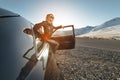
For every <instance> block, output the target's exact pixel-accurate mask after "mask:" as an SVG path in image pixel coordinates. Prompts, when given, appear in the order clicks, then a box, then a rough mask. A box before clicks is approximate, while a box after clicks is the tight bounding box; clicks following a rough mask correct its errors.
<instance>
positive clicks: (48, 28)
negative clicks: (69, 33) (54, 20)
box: [33, 21, 61, 38]
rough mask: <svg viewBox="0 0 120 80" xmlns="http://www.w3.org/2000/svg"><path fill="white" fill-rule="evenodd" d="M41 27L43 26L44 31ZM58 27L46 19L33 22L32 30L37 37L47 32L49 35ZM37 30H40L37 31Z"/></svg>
mask: <svg viewBox="0 0 120 80" xmlns="http://www.w3.org/2000/svg"><path fill="white" fill-rule="evenodd" d="M42 27H43V30H44V33H43V32H42ZM59 28H61V26H58V27H54V26H53V24H49V23H48V22H47V21H43V22H41V23H38V24H35V26H34V27H33V30H34V33H35V36H36V37H38V38H39V37H41V36H42V35H43V34H48V35H50V36H51V35H52V33H53V32H54V30H56V29H59ZM38 30H40V31H39V32H38Z"/></svg>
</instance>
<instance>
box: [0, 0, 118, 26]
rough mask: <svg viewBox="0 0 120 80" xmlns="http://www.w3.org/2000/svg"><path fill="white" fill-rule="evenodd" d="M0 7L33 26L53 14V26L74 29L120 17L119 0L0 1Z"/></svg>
mask: <svg viewBox="0 0 120 80" xmlns="http://www.w3.org/2000/svg"><path fill="white" fill-rule="evenodd" d="M0 7H1V8H4V9H8V10H10V11H13V12H15V13H18V14H20V15H21V16H23V17H24V18H26V19H27V20H29V21H31V22H32V23H34V24H35V23H38V22H41V21H43V20H45V16H46V14H48V13H53V14H54V15H55V21H54V25H55V26H57V25H71V24H73V25H74V26H75V28H80V27H85V26H87V25H90V26H95V25H99V24H102V23H104V22H105V21H108V20H110V19H112V18H115V17H120V10H119V9H120V0H0Z"/></svg>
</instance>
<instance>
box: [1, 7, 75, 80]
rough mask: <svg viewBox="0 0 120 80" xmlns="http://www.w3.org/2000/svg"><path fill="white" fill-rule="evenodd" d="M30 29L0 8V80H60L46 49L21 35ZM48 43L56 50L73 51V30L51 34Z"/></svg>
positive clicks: (60, 77) (33, 37)
mask: <svg viewBox="0 0 120 80" xmlns="http://www.w3.org/2000/svg"><path fill="white" fill-rule="evenodd" d="M33 26H34V24H33V23H31V22H30V21H28V20H26V19H25V18H23V17H22V16H20V15H18V14H16V13H13V12H11V11H8V10H6V9H2V8H0V37H1V38H0V52H1V54H0V63H1V65H0V80H8V79H9V80H48V79H49V80H56V79H63V78H62V74H61V72H60V70H59V68H58V66H57V64H56V61H55V60H54V57H55V56H54V54H53V52H52V49H51V47H50V45H49V44H48V43H44V44H43V43H42V42H41V41H40V40H38V39H36V38H35V36H34V34H33V35H32V36H31V35H28V34H26V33H25V32H24V30H25V29H26V28H29V29H31V30H32V28H33ZM69 28H70V29H69ZM66 29H67V30H66ZM61 31H62V34H60V33H61ZM32 33H34V31H33V30H32ZM63 33H64V34H63ZM52 39H54V40H56V41H58V42H59V43H60V46H59V48H58V49H59V50H64V49H73V48H75V34H74V26H73V25H68V26H65V28H64V29H60V30H57V31H55V33H54V34H53V36H52Z"/></svg>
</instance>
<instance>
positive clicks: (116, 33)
mask: <svg viewBox="0 0 120 80" xmlns="http://www.w3.org/2000/svg"><path fill="white" fill-rule="evenodd" d="M75 34H76V36H77V37H90V38H107V39H110V38H114V39H120V17H116V18H114V19H111V20H109V21H106V22H105V23H103V24H100V25H97V26H86V27H84V28H80V29H76V30H75Z"/></svg>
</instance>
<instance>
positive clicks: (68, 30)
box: [52, 25, 75, 50]
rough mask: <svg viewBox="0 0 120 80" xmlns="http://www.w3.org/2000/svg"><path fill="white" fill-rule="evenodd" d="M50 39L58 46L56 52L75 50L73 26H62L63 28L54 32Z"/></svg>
mask: <svg viewBox="0 0 120 80" xmlns="http://www.w3.org/2000/svg"><path fill="white" fill-rule="evenodd" d="M52 39H54V40H55V41H57V42H58V43H59V44H60V46H59V48H58V50H64V49H73V48H75V33H74V25H68V26H64V28H61V29H58V30H56V31H55V32H54V33H53V35H52Z"/></svg>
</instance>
